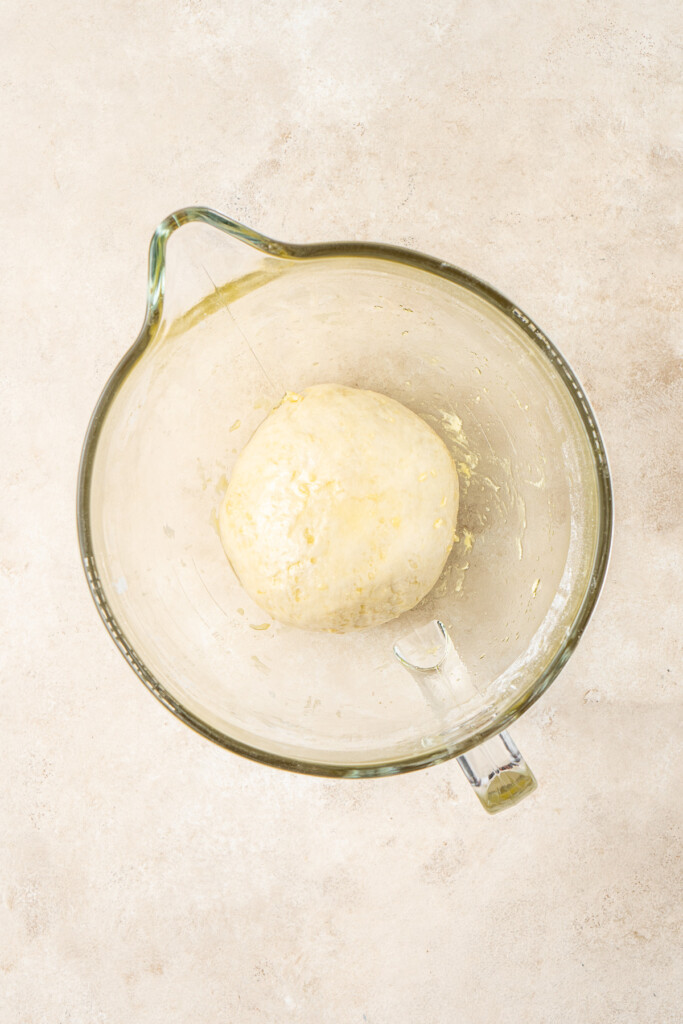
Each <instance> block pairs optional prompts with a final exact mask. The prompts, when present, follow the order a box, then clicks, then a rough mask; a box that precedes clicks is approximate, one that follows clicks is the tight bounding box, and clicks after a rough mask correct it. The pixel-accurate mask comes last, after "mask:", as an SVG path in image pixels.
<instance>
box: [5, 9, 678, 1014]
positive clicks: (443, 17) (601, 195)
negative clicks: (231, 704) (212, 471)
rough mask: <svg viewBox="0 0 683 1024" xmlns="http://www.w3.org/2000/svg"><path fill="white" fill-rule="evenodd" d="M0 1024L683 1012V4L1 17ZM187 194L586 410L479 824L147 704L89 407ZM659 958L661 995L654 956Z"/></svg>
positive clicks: (415, 780)
mask: <svg viewBox="0 0 683 1024" xmlns="http://www.w3.org/2000/svg"><path fill="white" fill-rule="evenodd" d="M1 20H2V25H3V28H2V35H3V41H4V59H3V62H2V72H1V77H2V89H1V91H0V106H1V108H2V114H3V123H4V126H5V127H4V144H3V147H2V153H1V155H0V167H1V172H0V173H1V180H2V186H3V197H4V204H3V207H4V209H3V233H2V241H3V244H2V246H1V248H0V291H1V293H2V309H3V323H4V328H3V331H2V336H1V340H0V345H1V347H2V359H1V361H0V394H1V396H2V399H1V401H0V438H1V439H2V442H1V443H2V459H1V461H0V481H1V491H0V493H1V495H2V499H1V501H2V514H1V516H0V538H1V541H0V622H1V623H2V634H3V639H2V644H1V646H0V680H1V682H0V685H1V688H2V693H1V700H0V778H2V780H3V782H2V792H1V794H0V1022H1V1024H67V1022H68V1024H120V1022H121V1021H129V1022H133V1021H134V1022H135V1024H173V1022H183V1024H184V1022H188V1021H196V1022H199V1021H201V1022H211V1024H241V1022H245V1024H252V1022H253V1024H257V1022H278V1024H279V1022H283V1021H292V1022H305V1024H327V1022H329V1024H418V1022H419V1024H451V1022H460V1021H474V1022H476V1024H498V1022H500V1021H502V1020H508V1019H512V1018H514V1019H515V1020H518V1021H521V1022H524V1024H551V1022H558V1024H573V1022H576V1024H584V1022H589V1024H616V1022H618V1024H644V1022H653V1024H654V1022H656V1024H674V1022H675V1021H676V1022H677V1021H680V1019H681V1017H680V1013H681V1002H682V1000H683V983H682V980H681V972H680V957H681V946H680V933H679V931H678V930H677V925H678V924H679V923H680V916H681V897H680V894H681V891H682V887H681V870H680V862H679V861H678V859H677V856H678V852H679V849H680V847H679V846H678V845H677V844H678V843H679V842H680V833H679V829H680V825H681V800H680V789H681V786H680V772H681V753H682V748H681V739H680V710H681V689H680V684H681V672H682V664H681V647H680V640H681V612H682V606H683V588H682V586H681V583H682V580H681V568H682V555H681V501H682V498H683V487H682V481H681V464H682V461H683V460H682V451H681V437H682V433H683V432H682V431H681V424H680V410H681V399H682V396H683V388H682V384H681V381H682V374H681V365H682V364H681V355H682V345H681V336H682V335H681V318H680V300H681V283H682V282H681V270H682V262H681V233H680V210H681V207H680V197H681V194H682V193H683V174H682V168H683V153H682V150H681V135H680V111H681V101H682V96H681V90H680V67H681V65H680V58H681V37H682V34H683V33H682V30H683V23H682V18H681V13H680V4H679V3H678V2H675V0H659V2H658V3H656V4H654V5H644V4H643V3H642V2H635V0H631V2H608V0H597V2H595V0H593V2H590V3H588V2H583V0H579V2H576V3H572V4H564V5H562V4H560V5H558V4H555V3H551V2H536V3H520V2H516V0H515V2H512V3H508V4H494V3H492V2H489V0H479V2H476V3H475V2H470V0H465V2H457V3H454V2H453V0H430V2H426V3H424V4H410V3H407V2H406V0H395V2H390V0H377V2H375V3H373V4H370V3H366V2H361V0H348V2H347V3H338V2H336V0H320V2H317V3H316V2H313V0H308V2H304V0H289V2H287V3H283V2H281V0H262V2H260V3H255V2H254V3H249V2H244V3H241V4H230V3H227V2H223V3H218V2H209V0H150V2H149V3H145V4H134V3H131V2H129V0H111V2H110V3H108V4H94V5H93V4H89V3H86V2H85V0H83V2H77V0H64V2H62V3H56V2H55V0H45V2H44V3H42V4H30V5H27V4H24V3H19V2H18V0H8V2H6V3H5V5H4V7H3V11H2V15H1ZM193 203H201V204H204V205H208V206H212V207H215V208H217V209H219V210H222V211H224V212H226V213H228V214H229V215H231V216H233V217H235V218H236V219H238V220H242V221H244V222H245V223H247V224H249V225H252V226H254V227H255V228H258V229H259V230H261V231H263V232H264V233H266V234H270V235H272V236H275V237H281V238H285V239H287V240H291V241H301V242H304V241H319V240H329V239H333V238H348V239H367V240H373V241H374V240H376V241H385V242H393V243H397V244H403V245H409V246H412V247H414V248H417V249H421V250H423V251H426V252H429V253H433V254H435V255H437V256H440V257H442V258H444V259H447V260H450V261H452V262H454V263H456V264H458V265H460V266H462V267H465V268H467V269H468V270H470V271H472V272H473V273H474V274H476V275H478V276H480V277H482V278H484V279H485V280H488V281H491V282H492V283H493V284H495V285H496V286H497V287H498V288H499V289H500V290H501V291H502V292H504V293H505V294H508V295H510V296H511V297H513V298H514V299H515V301H516V302H518V303H519V304H520V306H521V308H523V309H525V310H527V311H528V312H529V313H530V314H531V315H532V316H534V318H535V319H536V321H537V322H538V323H539V324H540V325H541V326H542V327H543V329H544V330H547V332H548V334H549V335H550V337H551V338H552V339H553V340H554V341H555V342H556V343H557V344H558V345H559V347H560V348H561V349H562V351H563V353H564V354H565V355H566V356H567V358H568V359H569V361H570V362H571V364H572V365H573V366H574V368H575V369H576V372H577V373H578V375H579V377H580V379H581V380H582V382H583V383H584V385H585V387H586V389H587V391H588V394H589V396H590V398H591V401H592V402H593V405H594V408H595V411H596V413H597V415H598V418H599V421H600V425H601V427H602V430H603V433H604V437H605V442H606V445H607V448H608V451H609V454H610V458H611V464H612V470H613V476H614V485H615V495H616V506H617V521H616V535H615V542H614V548H613V557H612V565H611V569H610V574H609V576H608V580H607V584H606V586H605V590H604V593H603V596H602V599H601V602H600V604H599V607H598V610H597V612H596V614H595V615H594V617H593V619H592V621H591V624H590V627H589V629H588V631H587V633H586V635H585V637H584V639H583V641H582V643H581V645H580V648H579V650H578V652H577V653H576V655H575V656H574V657H573V658H572V660H571V662H570V663H569V665H568V666H567V668H566V669H565V671H564V672H563V673H562V675H561V676H560V677H559V679H558V680H557V681H556V683H555V684H554V685H553V686H552V688H551V689H550V691H549V692H548V693H547V695H546V696H545V697H544V698H543V699H542V700H541V701H540V702H539V703H538V704H536V705H535V706H534V707H533V709H532V710H531V711H530V712H529V713H528V714H527V715H526V716H525V717H524V718H523V719H522V720H520V721H519V722H518V723H517V724H516V727H515V737H516V738H517V739H518V741H519V743H520V746H521V747H522V749H523V750H524V752H525V754H526V755H527V757H528V759H529V761H530V763H531V764H532V765H533V767H534V769H535V771H536V774H537V775H538V778H539V782H540V785H539V789H538V791H537V792H536V793H535V794H534V795H533V796H532V797H530V798H528V799H527V800H526V801H525V802H524V803H523V804H521V805H520V806H519V807H518V808H516V809H514V810H512V811H510V812H508V813H506V814H502V815H500V816H498V817H497V818H488V817H487V816H486V815H485V814H484V813H483V812H482V811H481V809H480V808H479V806H478V804H477V801H476V800H475V799H474V798H473V796H472V795H471V794H470V792H468V790H467V786H466V785H464V783H463V780H462V779H461V778H460V773H459V772H458V769H457V767H455V766H454V765H452V764H451V765H442V766H440V767H437V768H433V769H430V770H429V771H425V772H418V773H416V774H413V775H409V776H403V777H400V778H394V779H387V780H381V781H368V782H355V783H354V782H334V781H320V780H315V779H312V778H305V777H301V776H296V775H289V774H285V773H280V772H277V771H275V770H269V769H267V768H265V767H262V766H260V765H257V764H252V763H249V762H247V761H243V760H240V759H239V758H237V757H234V756H231V755H229V754H227V753H225V752H223V751H221V750H220V749H218V748H216V747H214V746H212V745H211V744H210V743H208V742H206V741H204V740H202V739H200V738H199V737H198V736H196V735H195V734H193V733H192V732H190V730H188V729H187V728H185V727H184V726H183V725H182V724H181V723H180V722H178V721H176V720H175V719H174V718H173V717H172V716H171V715H170V714H168V713H167V712H166V711H165V710H164V709H163V708H162V707H161V706H160V705H159V704H158V703H157V702H156V701H155V700H153V699H152V698H151V697H150V695H149V694H148V693H147V692H146V691H145V689H144V688H143V687H142V686H141V685H140V683H139V682H138V680H137V679H136V678H135V676H134V675H133V673H132V672H131V671H130V669H129V668H128V666H127V665H126V664H125V662H124V660H123V659H122V658H121V656H120V655H119V654H118V652H117V651H116V649H115V648H114V645H113V644H112V643H111V641H110V639H109V637H108V636H107V635H106V632H105V631H104V629H103V628H102V625H101V623H100V621H99V619H98V616H97V613H96V610H95V608H94V606H93V603H92V600H91V598H90V595H89V593H88V590H87V587H86V585H85V582H84V578H83V573H82V570H81V566H80V562H79V558H78V550H77V543H76V530H75V515H74V512H75V482H76V471H77V463H78V457H79V451H80V446H81V442H82V439H83V435H84V432H85V428H86V425H87V422H88V418H89V415H90V412H91V410H92V407H93V405H94V402H95V400H96V398H97V395H98V394H99V392H100V389H101V387H102V385H103V384H104V381H105V379H106V378H107V376H108V374H109V372H110V370H111V369H112V368H113V367H114V365H115V363H116V362H117V361H118V359H119V358H120V356H121V355H122V354H123V352H124V351H125V350H126V349H127V347H128V346H129V345H130V343H131V342H132V340H133V339H134V338H135V336H136V334H137V331H138V328H139V325H140V322H141V319H142V313H143V308H144V286H145V271H146V253H147V246H148V242H149V238H150V235H151V233H152V231H153V229H154V227H155V225H156V224H157V223H158V222H159V221H160V220H161V219H162V218H163V217H164V216H165V215H166V214H167V213H169V212H171V211H172V210H174V209H176V208H178V207H180V206H184V205H188V204H193ZM677 963H678V970H677V966H676V965H677Z"/></svg>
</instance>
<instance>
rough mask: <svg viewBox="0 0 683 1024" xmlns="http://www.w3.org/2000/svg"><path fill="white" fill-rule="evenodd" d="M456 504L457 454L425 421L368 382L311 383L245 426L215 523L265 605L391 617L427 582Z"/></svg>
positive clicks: (323, 617)
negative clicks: (366, 386) (365, 385)
mask: <svg viewBox="0 0 683 1024" xmlns="http://www.w3.org/2000/svg"><path fill="white" fill-rule="evenodd" d="M457 513H458V476H457V473H456V471H455V466H454V465H453V460H452V459H451V456H450V454H449V452H448V449H447V448H446V446H445V444H444V443H443V441H442V440H441V438H440V437H438V436H437V434H435V433H434V431H433V430H432V429H431V427H429V426H427V424H426V423H425V422H424V420H422V419H420V417H419V416H417V415H416V414H415V413H413V412H411V411H410V410H409V409H407V408H406V407H405V406H404V405H401V404H400V403H399V402H396V401H394V400H393V399H392V398H387V397H386V396H385V395H380V394H377V393H376V392H374V391H360V390H357V389H356V388H348V387H342V386H341V385H339V384H317V385H315V386H313V387H310V388H306V390H305V391H302V392H301V394H288V395H287V396H286V397H285V398H284V399H283V401H282V402H281V403H280V405H278V406H277V407H276V408H275V409H274V410H273V411H272V412H271V413H270V415H269V416H267V417H266V419H265V420H264V421H263V423H261V425H260V426H259V427H258V429H257V430H256V432H255V433H254V434H253V436H252V438H251V440H250V441H249V442H248V444H247V445H246V447H245V448H244V450H243V451H242V452H241V454H240V456H239V458H238V460H237V463H236V464H235V468H234V471H233V474H232V478H231V480H230V483H229V485H228V489H227V492H226V495H225V498H224V500H223V504H222V506H221V510H220V517H219V524H220V534H221V540H222V542H223V547H224V548H225V551H226V554H227V555H228V558H229V559H230V562H231V564H232V566H233V568H234V570H235V572H236V573H237V576H238V577H239V579H240V581H241V583H242V585H243V586H244V589H245V590H246V591H247V592H248V593H249V595H250V596H251V597H252V598H253V600H254V601H256V603H257V604H258V605H260V606H261V608H263V609H265V611H267V612H269V613H270V615H272V617H273V618H274V619H279V620H280V621H281V622H286V623H289V624H291V625H293V626H301V627H303V628H306V629H325V630H339V631H343V630H347V629H356V628H359V627H363V626H373V625H377V624H379V623H381V622H387V621H388V620H389V619H393V618H395V616H397V615H400V614H401V613H402V612H405V611H407V610H408V609H409V608H412V607H413V606H414V605H416V604H417V603H418V601H420V600H421V599H422V598H423V597H424V596H425V594H427V593H428V592H429V591H430V590H431V588H432V587H433V586H434V584H435V583H436V581H437V579H438V578H439V575H440V573H441V570H442V569H443V566H444V564H445V562H446V559H447V558H448V555H449V552H450V550H451V547H452V545H453V540H454V534H455V525H456V518H457Z"/></svg>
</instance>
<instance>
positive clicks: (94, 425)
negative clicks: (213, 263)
mask: <svg viewBox="0 0 683 1024" xmlns="http://www.w3.org/2000/svg"><path fill="white" fill-rule="evenodd" d="M191 223H203V224H207V225H210V226H212V227H214V228H217V229H218V230H220V231H223V232H225V233H227V234H229V235H231V236H233V237H234V238H236V239H238V240H240V241H242V242H244V243H245V244H247V245H250V246H252V247H253V248H255V249H258V250H260V251H261V252H263V253H264V254H267V255H270V256H275V257H279V258H281V259H291V260H306V259H311V258H320V257H353V256H355V257H365V258H369V259H379V260H386V261H389V262H392V263H400V264H403V265H404V266H409V267H413V268H416V269H418V270H422V271H424V272H426V273H429V274H434V275H436V276H437V277H441V278H445V279H446V280H448V281H452V282H454V283H455V284H458V285H460V286H462V287H464V288H466V289H467V290H469V291H471V292H473V293H474V294H476V295H478V296H479V297H481V298H483V299H485V300H486V301H487V302H489V303H490V304H491V305H493V306H494V307H495V308H496V309H498V310H499V311H501V312H502V313H503V314H505V315H506V316H507V317H509V318H511V319H512V320H514V321H515V322H516V323H517V324H518V326H519V327H521V328H522V330H523V331H524V333H525V334H526V336H527V337H528V338H529V340H530V341H531V342H532V344H534V345H535V346H536V348H537V349H539V350H540V351H541V352H542V354H543V355H544V356H545V358H546V359H548V360H549V362H551V363H552V364H553V366H554V368H555V370H556V372H557V373H558V375H559V376H560V378H561V379H562V381H563V382H564V384H565V386H566V388H567V390H568V392H569V395H570V398H571V399H572V401H573V403H574V405H575V406H576V409H577V411H578V413H579V417H580V419H581V422H582V424H583V427H584V429H585V431H586V436H587V438H588V441H589V444H590V447H591V450H592V453H593V460H594V468H595V472H596V477H597V490H598V524H597V544H596V551H595V556H594V559H593V567H592V570H591V575H590V579H589V583H588V587H587V588H586V592H585V594H584V597H583V600H582V602H581V605H580V607H579V609H578V611H577V613H576V615H575V617H574V620H573V622H572V624H571V626H570V627H569V628H568V630H567V636H566V638H565V641H564V643H563V645H562V647H561V648H560V650H559V651H557V652H556V654H555V656H554V657H553V658H552V660H551V661H550V662H549V663H548V665H547V666H546V667H545V669H544V670H543V672H541V673H540V675H539V676H538V677H537V678H536V680H535V681H534V683H533V684H532V685H531V686H528V687H527V688H526V689H525V690H524V691H523V692H522V693H520V694H518V695H517V697H516V699H515V700H514V701H513V702H511V703H510V704H509V706H508V707H507V708H506V709H505V711H504V712H503V713H502V714H501V715H498V716H497V717H496V718H495V719H494V721H492V722H489V723H488V724H485V725H483V726H481V727H480V728H479V729H478V730H477V731H475V732H473V733H472V734H471V735H470V736H469V737H468V738H467V739H466V740H462V741H459V742H455V741H454V742H452V743H451V744H446V745H443V746H441V747H438V748H435V749H434V750H430V751H425V752H424V753H423V754H414V755H411V756H409V757H405V758H397V759H395V760H392V759H390V760H383V761H367V762H359V763H358V764H355V765H344V764H336V763H333V762H332V763H330V762H325V761H318V760H315V759H311V760H308V759H299V758H295V757H289V756H286V755H283V754H276V753H272V752H270V751H268V750H262V749H260V748H258V747H255V746H251V745H250V744H247V743H244V742H242V741H241V740H238V739H236V738H234V737H232V736H230V735H228V734H227V733H224V732H222V731H220V730H218V729H214V728H213V727H212V726H211V725H209V724H208V723H206V722H204V721H202V719H201V718H199V717H198V716H197V715H195V714H193V712H191V711H190V710H189V709H188V708H186V707H184V706H183V705H182V704H181V703H180V702H179V701H178V700H177V699H176V698H175V697H174V696H173V695H172V694H171V693H170V692H169V691H168V690H167V689H166V687H165V686H164V685H163V684H162V683H161V682H160V681H159V680H158V679H157V678H156V677H155V676H154V675H153V673H152V672H150V670H149V669H148V668H147V666H146V665H145V664H144V662H143V661H142V659H141V658H140V657H139V655H138V654H137V652H136V651H135V650H134V648H133V647H132V645H131V644H130V642H129V641H128V639H127V637H126V635H125V633H124V631H123V630H122V629H121V627H120V625H119V623H118V622H117V620H116V617H115V615H114V613H113V611H112V609H111V607H110V605H109V602H108V600H107V596H106V594H105V592H104V588H103V586H102V583H101V579H100V575H99V572H98V568H97V560H96V557H95V551H94V549H93V544H92V531H91V525H90V491H91V483H92V471H93V466H94V462H95V455H96V451H97V444H98V441H99V437H100V434H101V430H102V426H103V424H104V421H105V419H106V416H107V414H108V411H109V409H110V407H111V405H112V403H113V401H114V399H115V397H116V395H117V393H118V391H119V388H120V387H121V385H122V383H123V381H124V380H125V379H126V377H127V375H128V373H129V372H130V371H131V370H132V368H133V366H134V365H135V363H136V362H137V361H138V359H139V358H140V357H141V356H142V354H143V352H144V351H145V349H146V348H147V346H148V345H149V343H150V341H151V340H152V338H153V337H154V334H155V331H156V328H157V325H158V323H159V321H160V318H161V313H162V309H163V301H164V286H165V260H166V244H167V241H168V239H169V237H170V236H171V234H173V232H174V231H176V230H177V229H178V228H180V227H182V226H183V225H184V224H191ZM613 518H614V502H613V495H612V484H611V478H610V471H609V463H608V460H607V453H606V451H605V447H604V444H603V440H602V436H601V434H600V430H599V428H598V425H597V421H596V418H595V415H594V413H593V410H592V409H591V406H590V404H589V402H588V399H587V398H586V396H585V394H584V391H583V388H582V387H581V384H580V383H579V381H578V379H577V377H576V374H575V373H574V371H573V370H572V369H571V367H570V366H569V364H568V363H567V361H566V359H565V358H564V357H563V356H562V355H561V353H560V352H559V350H558V349H557V348H556V347H555V345H554V344H553V343H552V342H551V341H550V340H549V338H548V337H547V335H546V334H545V333H544V332H543V331H541V330H540V328H539V327H537V325H536V324H535V323H534V321H533V320H532V319H531V318H530V317H528V316H526V315H525V314H524V313H523V312H522V310H521V309H519V307H518V306H516V305H515V304H514V303H512V302H510V301H509V300H508V299H506V298H505V296H503V295H502V294H501V293H500V292H499V291H497V290H496V289H495V288H493V287H491V285H489V284H486V283H485V282H483V281H481V280H479V279H478V278H477V277H474V276H473V275H472V274H469V273H467V272H466V271H464V270H461V269H460V268H459V267H457V266H454V265H453V264H451V263H447V262H444V261H443V260H438V259H435V258H434V257H432V256H427V255H425V254H424V253H421V252H417V251H415V250H413V249H406V248H403V247H401V246H395V245H385V244H380V243H372V242H328V243H323V244H309V245H290V244H288V243H285V242H279V241H276V240H275V239H272V238H267V237H266V236H265V235H261V234H259V233H258V232H256V231H253V230H252V229H251V228H248V227H245V225H243V224H240V223H238V222H237V221H234V220H232V219H231V218H229V217H226V216H224V215H223V214H221V213H218V212H216V211H215V210H211V209H208V208H207V207H201V206H189V207H185V208H183V209H181V210H177V211H176V212H175V213H173V214H171V215H170V216H168V217H166V218H165V219H164V220H163V221H162V222H161V223H160V224H159V226H158V227H157V229H156V231H155V232H154V234H153V236H152V240H151V243H150V247H149V263H148V277H147V306H146V310H145V319H144V322H143V325H142V328H141V329H140V333H139V334H138V336H137V338H136V339H135V341H134V342H133V344H132V345H131V347H130V348H129V349H128V351H127V352H126V353H125V355H124V356H123V358H122V359H121V360H120V362H119V363H118V365H117V366H116V368H115V369H114V371H113V373H112V374H111V376H110V377H109V380H108V381H107V383H106V384H105V386H104V388H103V390H102V393H101V395H100V397H99V399H98V401H97V404H96V405H95V408H94V410H93V413H92V416H91V418H90V422H89V424H88V428H87V431H86V435H85V440H84V442H83V449H82V452H81V459H80V465H79V471H78V489H77V523H78V542H79V547H80V552H81V559H82V563H83V568H84V571H85V575H86V579H87V582H88V586H89V587H90V592H91V594H92V597H93V600H94V602H95V605H96V607H97V610H98V612H99V614H100V617H101V618H102V621H103V622H104V624H105V626H106V628H107V631H108V632H109V634H110V636H111V638H112V639H113V641H114V643H115V644H116V646H117V647H118V649H119V650H120V651H121V653H122V655H123V656H124V658H125V659H126V661H127V662H128V664H129V665H130V666H131V668H132V669H133V671H134V672H135V673H136V674H137V675H138V677H139V678H140V679H141V681H142V682H143V683H144V684H145V686H146V687H147V688H148V689H149V690H150V691H151V692H152V693H153V694H154V696H155V697H156V698H157V699H158V700H159V701H160V702H161V703H162V704H164V705H165V707H167V708H168V709H169V710H170V711H172V712H173V714H174V715H176V717H177V718H179V719H180V720H181V721H182V722H184V723H185V724H186V725H189V726H190V728H192V729H194V730H195V731H196V732H198V733H200V734H201V735H202V736H205V737H206V738H207V739H209V740H212V741H213V742H214V743H217V744H218V745H219V746H222V747H224V748H225V749H227V750H230V751H232V752H233V753H236V754H240V755H242V756H243V757H247V758H249V759H251V760H254V761H259V762H261V763H263V764H266V765H269V766H272V767H276V768H283V769H286V770H288V771H294V772H300V773H304V774H308V775H320V776H327V777H334V778H370V777H377V776H386V775H394V774H398V773H401V772H408V771H415V770H417V769H419V768H426V767H429V766H430V765H434V764H439V763H440V762H442V761H446V760H449V759H450V758H452V757H457V756H459V755H460V754H464V753H466V752H467V751H468V750H471V749H472V748H473V747H475V746H478V745H479V744H480V743H482V742H483V741H484V740H486V739H488V738H490V737H491V736H495V735H497V734H498V733H499V732H501V731H502V730H503V729H506V728H507V727H508V726H509V725H510V724H511V723H512V722H514V721H515V720H516V719H517V718H519V716H520V715H521V714H523V713H524V712H525V711H526V710H527V709H528V708H529V707H531V705H532V704H534V703H535V701H537V700H538V698H539V697H540V696H541V695H542V694H543V693H544V692H545V691H546V690H547V689H548V687H549V686H550V684H551V683H552V682H553V680H554V679H555V678H556V677H557V675H558V674H559V673H560V671H561V670H562V668H563V667H564V665H565V664H566V663H567V661H568V660H569V658H570V656H571V654H572V653H573V651H574V650H575V648H576V646H577V644H578V642H579V640H580V638H581V636H582V634H583V632H584V630H585V628H586V626H587V624H588V621H589V619H590V617H591V615H592V613H593V611H594V609H595V606H596V603H597V600H598V597H599V595H600V591H601V589H602V586H603V583H604V580H605V575H606V573H607V567H608V563H609V556H610V549H611V543H612V532H613Z"/></svg>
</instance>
